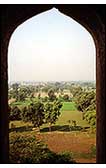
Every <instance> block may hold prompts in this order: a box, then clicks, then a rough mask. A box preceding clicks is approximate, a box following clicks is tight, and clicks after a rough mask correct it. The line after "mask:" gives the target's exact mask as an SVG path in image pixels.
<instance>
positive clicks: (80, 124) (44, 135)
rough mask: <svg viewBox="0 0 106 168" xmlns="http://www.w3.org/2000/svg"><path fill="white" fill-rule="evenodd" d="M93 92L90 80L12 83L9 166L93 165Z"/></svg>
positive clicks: (94, 122) (94, 119) (94, 121)
mask: <svg viewBox="0 0 106 168" xmlns="http://www.w3.org/2000/svg"><path fill="white" fill-rule="evenodd" d="M95 91H96V89H95V83H94V82H63V83H62V82H47V83H35V84H33V85H32V84H30V83H29V85H26V84H19V83H13V84H10V85H9V91H8V98H9V99H8V102H9V120H10V122H9V139H10V162H11V163H95V162H96V159H95V156H96V138H95V133H96V110H95V109H96V103H95V102H96V92H95ZM29 151H30V152H29Z"/></svg>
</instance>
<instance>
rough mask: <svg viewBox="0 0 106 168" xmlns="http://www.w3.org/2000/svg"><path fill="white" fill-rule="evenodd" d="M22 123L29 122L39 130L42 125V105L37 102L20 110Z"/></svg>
mask: <svg viewBox="0 0 106 168" xmlns="http://www.w3.org/2000/svg"><path fill="white" fill-rule="evenodd" d="M22 119H23V121H30V122H32V124H33V125H34V127H38V128H40V126H41V125H42V124H43V123H44V121H43V120H44V104H43V103H42V102H41V101H40V100H39V101H36V102H34V103H31V104H30V105H29V106H28V107H24V108H23V110H22Z"/></svg>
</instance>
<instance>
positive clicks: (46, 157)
mask: <svg viewBox="0 0 106 168" xmlns="http://www.w3.org/2000/svg"><path fill="white" fill-rule="evenodd" d="M9 152H10V155H9V157H10V163H40V164H42V163H43V164H44V163H55V164H56V163H75V161H74V160H73V158H72V156H71V154H69V153H60V154H56V153H54V152H52V151H50V150H49V148H48V147H47V145H45V144H44V143H43V142H42V141H38V140H36V138H35V136H33V135H28V134H27V135H24V134H23V135H22V134H10V151H9Z"/></svg>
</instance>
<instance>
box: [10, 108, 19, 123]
mask: <svg viewBox="0 0 106 168" xmlns="http://www.w3.org/2000/svg"><path fill="white" fill-rule="evenodd" d="M9 120H10V121H13V120H21V110H20V109H19V108H18V107H17V106H14V107H11V108H10V110H9Z"/></svg>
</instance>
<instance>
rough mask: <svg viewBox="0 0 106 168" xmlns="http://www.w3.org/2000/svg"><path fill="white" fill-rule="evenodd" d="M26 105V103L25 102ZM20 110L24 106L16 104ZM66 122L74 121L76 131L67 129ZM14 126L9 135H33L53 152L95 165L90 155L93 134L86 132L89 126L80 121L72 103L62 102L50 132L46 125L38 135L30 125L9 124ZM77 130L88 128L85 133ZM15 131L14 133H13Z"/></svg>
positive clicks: (94, 140)
mask: <svg viewBox="0 0 106 168" xmlns="http://www.w3.org/2000/svg"><path fill="white" fill-rule="evenodd" d="M25 103H27V104H28V101H27V102H25ZM17 105H18V106H19V107H20V108H22V106H24V104H22V103H20V104H17ZM68 120H76V123H77V127H76V128H77V129H71V130H70V129H69V128H70V123H69V122H68ZM11 123H13V124H14V125H15V128H13V129H10V135H11V134H13V133H14V134H15V133H19V134H20V133H22V134H25V135H26V134H34V135H35V136H36V137H37V138H38V139H42V140H43V141H44V142H45V143H46V144H47V145H48V147H49V148H50V150H52V151H54V152H57V153H58V152H62V151H70V152H72V153H73V156H74V158H75V159H76V161H77V162H78V163H95V155H93V156H92V154H91V151H90V150H91V147H92V145H95V142H96V138H95V133H92V134H91V133H90V132H88V130H89V127H90V126H89V124H88V123H87V122H86V121H85V120H82V113H81V112H79V111H78V110H77V109H76V107H75V103H74V102H63V107H62V109H61V115H60V116H59V119H58V120H57V122H56V124H55V125H53V127H52V132H49V131H48V125H47V124H44V125H42V126H41V132H40V134H38V133H37V132H35V131H33V130H32V128H33V125H32V124H31V123H28V122H27V123H24V122H22V121H13V122H10V125H11ZM79 128H88V129H86V130H85V131H82V129H81V130H80V129H79ZM14 131H15V132H14Z"/></svg>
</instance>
